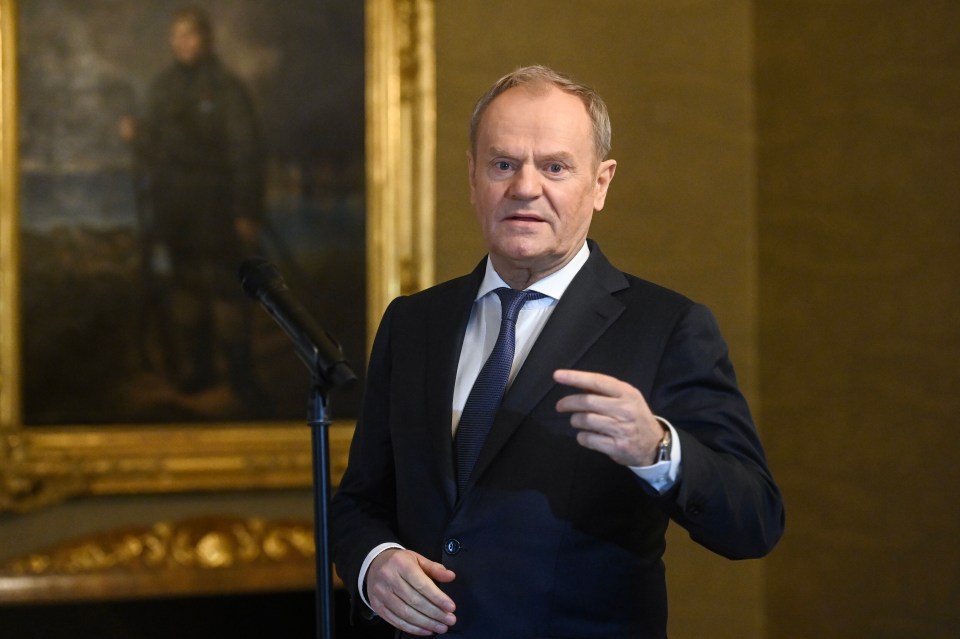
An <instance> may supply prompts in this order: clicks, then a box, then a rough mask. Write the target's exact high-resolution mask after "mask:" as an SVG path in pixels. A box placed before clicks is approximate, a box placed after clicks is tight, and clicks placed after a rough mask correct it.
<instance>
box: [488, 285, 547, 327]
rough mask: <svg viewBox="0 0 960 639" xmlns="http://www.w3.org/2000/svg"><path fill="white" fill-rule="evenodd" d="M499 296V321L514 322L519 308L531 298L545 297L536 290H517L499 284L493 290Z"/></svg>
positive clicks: (518, 313)
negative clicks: (498, 286)
mask: <svg viewBox="0 0 960 639" xmlns="http://www.w3.org/2000/svg"><path fill="white" fill-rule="evenodd" d="M493 292H494V293H496V294H497V297H499V298H500V312H501V321H504V322H505V321H509V322H513V323H516V321H517V317H519V316H520V309H521V308H523V305H524V304H526V303H527V302H529V301H531V300H538V299H541V298H543V297H546V295H544V294H543V293H538V292H537V291H518V290H516V289H512V288H506V287H505V286H501V287H500V288H498V289H496V290H494V291H493Z"/></svg>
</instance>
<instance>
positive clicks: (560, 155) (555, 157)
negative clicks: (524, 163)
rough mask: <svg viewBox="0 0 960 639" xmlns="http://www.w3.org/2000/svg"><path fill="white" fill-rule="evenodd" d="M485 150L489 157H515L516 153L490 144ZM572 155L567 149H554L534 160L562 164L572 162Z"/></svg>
mask: <svg viewBox="0 0 960 639" xmlns="http://www.w3.org/2000/svg"><path fill="white" fill-rule="evenodd" d="M487 151H488V153H489V157H491V158H499V157H503V158H510V159H517V156H516V155H514V154H512V153H510V152H509V151H507V150H506V149H502V148H500V147H496V146H492V147H490V148H489V149H488V150H487ZM574 157H575V156H574V155H573V154H572V153H568V152H567V151H556V152H554V153H546V154H544V155H542V156H539V157H536V158H535V160H536V161H537V162H538V163H540V162H552V161H556V162H562V163H564V164H574Z"/></svg>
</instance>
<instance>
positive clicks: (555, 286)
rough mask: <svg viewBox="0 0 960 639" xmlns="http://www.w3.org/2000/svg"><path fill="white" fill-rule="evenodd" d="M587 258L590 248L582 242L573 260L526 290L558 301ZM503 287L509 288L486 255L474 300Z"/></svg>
mask: <svg viewBox="0 0 960 639" xmlns="http://www.w3.org/2000/svg"><path fill="white" fill-rule="evenodd" d="M589 257H590V248H589V247H588V246H587V243H586V242H584V243H583V246H581V247H580V250H579V251H577V254H576V255H574V256H573V259H571V260H570V261H569V262H567V263H566V264H565V265H564V266H563V268H561V269H560V270H559V271H556V272H555V273H551V274H550V275H547V276H546V277H545V278H543V279H541V280H537V281H536V282H534V283H533V284H531V285H530V286H528V287H527V288H526V290H528V291H537V292H538V293H543V294H544V295H546V296H548V297H551V298H553V299H555V300H558V299H560V297H561V296H562V295H563V293H564V291H566V290H567V287H568V286H570V282H572V281H573V278H574V277H576V275H577V273H579V272H580V269H581V268H583V265H584V264H586V263H587V259H588V258H589ZM503 286H505V287H507V288H510V285H509V284H507V283H506V282H505V281H504V280H503V278H502V277H500V275H499V274H498V273H497V271H496V269H494V268H493V263H492V262H491V261H490V256H489V255H488V256H487V268H486V272H485V273H484V275H483V281H482V282H481V283H480V288H479V289H478V290H477V297H476V299H480V298H481V297H483V296H484V295H486V294H487V293H489V292H490V291H493V290H495V289H498V288H500V287H503Z"/></svg>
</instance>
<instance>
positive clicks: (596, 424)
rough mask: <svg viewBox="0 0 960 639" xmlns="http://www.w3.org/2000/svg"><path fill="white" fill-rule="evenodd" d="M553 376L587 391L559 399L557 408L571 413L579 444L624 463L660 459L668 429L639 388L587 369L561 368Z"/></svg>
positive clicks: (571, 423) (652, 461)
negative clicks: (653, 411)
mask: <svg viewBox="0 0 960 639" xmlns="http://www.w3.org/2000/svg"><path fill="white" fill-rule="evenodd" d="M553 379H554V380H555V381H556V382H557V383H558V384H563V385H565V386H572V387H574V388H578V389H580V390H582V391H584V392H583V393H577V394H573V395H567V396H566V397H564V398H563V399H561V400H560V401H559V402H557V411H559V412H561V413H571V415H570V425H571V426H573V427H574V428H576V429H578V430H579V431H580V432H578V433H577V443H579V444H580V445H581V446H583V447H585V448H589V449H591V450H595V451H598V452H601V453H603V454H605V455H607V456H608V457H610V458H611V459H612V460H613V461H615V462H617V463H618V464H623V465H624V466H650V465H652V464H653V463H655V462H656V456H657V446H658V445H659V444H660V441H661V440H662V439H663V433H664V429H663V426H662V425H661V424H660V422H658V421H657V419H656V417H654V416H653V413H652V412H651V411H650V407H649V406H647V400H646V399H644V397H643V394H642V393H641V392H640V391H639V390H637V389H636V388H634V387H633V386H631V385H630V384H628V383H626V382H623V381H620V380H619V379H617V378H615V377H611V376H609V375H602V374H600V373H588V372H586V371H576V370H568V369H560V370H557V371H554V373H553Z"/></svg>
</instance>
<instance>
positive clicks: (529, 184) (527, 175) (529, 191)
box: [510, 164, 542, 200]
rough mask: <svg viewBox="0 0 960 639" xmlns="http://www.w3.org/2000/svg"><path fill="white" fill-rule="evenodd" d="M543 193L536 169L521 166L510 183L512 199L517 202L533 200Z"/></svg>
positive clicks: (524, 165)
mask: <svg viewBox="0 0 960 639" xmlns="http://www.w3.org/2000/svg"><path fill="white" fill-rule="evenodd" d="M541 193H542V185H541V184H540V174H539V173H538V172H537V170H536V169H535V168H534V167H532V166H530V165H528V164H521V165H520V167H519V168H518V169H517V172H516V173H514V175H513V180H512V181H511V182H510V197H512V198H513V199H515V200H532V199H534V198H537V197H539V196H540V194H541Z"/></svg>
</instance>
